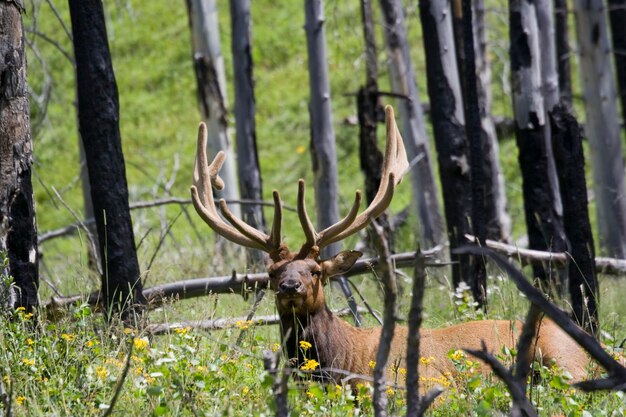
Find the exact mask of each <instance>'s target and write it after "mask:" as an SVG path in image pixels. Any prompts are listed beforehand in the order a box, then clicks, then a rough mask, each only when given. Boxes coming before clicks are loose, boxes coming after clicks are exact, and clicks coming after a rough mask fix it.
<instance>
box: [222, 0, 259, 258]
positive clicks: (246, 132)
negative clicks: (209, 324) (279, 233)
mask: <svg viewBox="0 0 626 417" xmlns="http://www.w3.org/2000/svg"><path fill="white" fill-rule="evenodd" d="M230 18H231V26H232V30H233V35H232V39H231V47H232V53H233V69H234V78H235V126H236V135H235V140H236V143H237V174H238V176H239V190H240V193H241V197H242V198H244V199H248V200H252V201H261V200H262V199H263V189H262V181H261V169H260V167H259V156H258V152H257V146H256V124H255V112H256V104H255V99H254V79H253V75H252V74H253V72H252V69H253V63H252V40H251V38H250V37H251V34H252V29H251V26H252V22H251V20H250V0H231V2H230ZM242 211H243V219H244V220H245V222H246V223H248V224H249V225H250V226H252V227H254V228H255V229H259V230H263V229H264V228H265V219H264V217H263V209H262V207H261V206H260V205H255V204H248V205H246V206H243V208H242ZM254 259H255V261H258V262H260V261H261V260H262V259H263V256H262V254H261V252H258V251H256V254H255V255H254Z"/></svg>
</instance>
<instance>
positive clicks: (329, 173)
mask: <svg viewBox="0 0 626 417" xmlns="http://www.w3.org/2000/svg"><path fill="white" fill-rule="evenodd" d="M304 11H305V19H306V22H305V25H304V28H305V31H306V39H307V53H308V62H309V90H310V94H311V99H310V102H309V112H310V118H311V155H312V158H313V172H314V175H315V202H316V208H317V223H318V227H319V228H320V229H324V228H326V227H328V226H330V225H332V224H335V223H337V221H339V203H338V196H339V190H338V179H337V155H336V152H335V131H334V129H333V120H332V109H331V102H330V82H329V81H328V60H327V58H326V36H325V32H324V5H323V2H322V0H305V2H304ZM340 250H341V244H340V243H339V242H337V243H334V244H331V245H328V246H327V247H326V248H324V250H323V251H322V256H324V257H329V256H330V255H332V254H335V253H338V252H339V251H340ZM338 282H339V285H340V286H341V289H342V291H343V293H344V295H345V296H346V298H347V299H348V304H349V306H350V309H351V310H352V313H353V314H354V317H355V320H356V322H357V324H360V318H359V315H358V312H357V309H356V303H355V301H354V298H353V297H352V292H351V290H350V287H349V286H348V282H347V280H346V278H345V277H340V279H339V280H338Z"/></svg>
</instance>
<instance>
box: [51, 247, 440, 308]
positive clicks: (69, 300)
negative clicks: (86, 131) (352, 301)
mask: <svg viewBox="0 0 626 417" xmlns="http://www.w3.org/2000/svg"><path fill="white" fill-rule="evenodd" d="M423 253H424V254H426V255H427V256H431V255H432V254H433V253H436V251H435V252H433V251H427V252H423ZM389 259H390V261H392V262H393V263H395V266H396V268H402V267H408V266H411V265H412V264H413V262H414V260H415V253H414V252H405V253H399V254H395V255H391V256H389ZM378 262H379V261H378V258H370V259H363V260H359V261H357V262H356V263H355V264H354V266H353V267H352V269H351V270H350V271H348V272H347V273H346V274H345V276H352V275H359V274H364V273H368V272H371V271H372V270H373V269H374V268H375V267H376V266H377V265H378ZM444 265H445V264H443V263H436V262H433V263H427V264H426V266H429V267H439V266H444ZM268 282H269V277H268V275H267V273H265V272H261V273H256V274H237V273H235V272H233V274H232V275H228V276H220V277H208V278H192V279H187V280H182V281H175V282H170V283H166V284H161V285H156V286H154V287H151V288H146V289H144V290H143V294H144V297H145V298H146V300H148V308H156V307H158V306H160V305H161V304H162V303H163V301H164V300H166V299H174V298H176V299H180V300H185V299H189V298H195V297H203V296H206V295H209V294H246V293H247V292H248V291H250V290H251V289H253V288H265V287H267V284H268ZM77 302H87V303H88V304H89V305H92V306H96V305H98V303H99V302H100V293H99V291H95V292H92V293H90V294H88V295H72V296H66V297H54V296H53V297H51V298H50V301H48V302H47V303H43V305H44V307H45V308H46V309H47V311H48V314H49V315H50V314H52V315H54V313H55V312H56V311H58V310H60V309H62V308H64V307H67V306H70V305H73V304H74V303H77Z"/></svg>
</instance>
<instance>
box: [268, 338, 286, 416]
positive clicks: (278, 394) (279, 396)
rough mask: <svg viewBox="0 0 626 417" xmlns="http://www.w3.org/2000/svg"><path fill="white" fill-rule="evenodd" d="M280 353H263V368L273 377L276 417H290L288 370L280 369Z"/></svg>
mask: <svg viewBox="0 0 626 417" xmlns="http://www.w3.org/2000/svg"><path fill="white" fill-rule="evenodd" d="M278 355H279V352H276V353H274V352H272V351H269V350H266V351H264V352H263V366H264V367H265V370H266V371H267V372H268V373H269V374H270V375H272V376H273V378H274V381H273V383H272V391H273V392H274V399H275V400H276V417H288V416H289V404H288V402H287V394H288V392H289V390H288V388H287V379H288V378H289V373H290V372H289V370H288V369H282V370H281V369H280V368H279V367H278V362H279V361H278Z"/></svg>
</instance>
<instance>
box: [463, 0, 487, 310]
mask: <svg viewBox="0 0 626 417" xmlns="http://www.w3.org/2000/svg"><path fill="white" fill-rule="evenodd" d="M472 17H473V13H472V2H471V0H465V1H464V2H463V50H464V55H465V58H466V60H467V62H466V66H467V67H466V72H464V76H465V77H464V78H465V88H466V89H465V93H466V95H465V102H464V104H465V106H464V110H465V117H466V119H467V125H466V132H467V139H468V142H469V147H470V166H471V172H472V182H471V202H472V205H471V207H472V211H471V215H472V228H473V229H474V233H476V236H477V237H478V242H479V244H480V245H485V243H486V241H487V224H486V223H487V221H486V217H485V215H486V211H487V206H488V204H487V200H486V196H487V193H486V190H485V172H484V171H483V163H482V160H483V145H482V143H481V142H482V141H481V139H482V137H481V134H480V127H481V123H480V108H479V104H478V80H477V76H476V65H475V63H476V53H475V50H474V45H475V41H474V29H473V26H474V24H473V18H472ZM471 273H472V276H471V278H470V288H471V289H472V294H473V295H474V299H475V300H476V301H477V302H478V305H479V306H480V307H482V308H483V309H486V307H487V271H486V267H485V262H484V261H483V259H482V258H481V257H478V256H477V257H474V258H473V259H472V265H471Z"/></svg>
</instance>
